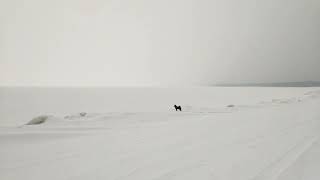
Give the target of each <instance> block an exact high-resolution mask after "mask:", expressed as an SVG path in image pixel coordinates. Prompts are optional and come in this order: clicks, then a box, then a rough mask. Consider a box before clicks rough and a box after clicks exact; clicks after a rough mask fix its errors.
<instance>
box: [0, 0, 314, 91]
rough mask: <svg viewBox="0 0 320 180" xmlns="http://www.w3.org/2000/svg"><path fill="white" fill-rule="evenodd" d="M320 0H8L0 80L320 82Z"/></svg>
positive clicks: (0, 32)
mask: <svg viewBox="0 0 320 180" xmlns="http://www.w3.org/2000/svg"><path fill="white" fill-rule="evenodd" d="M319 33H320V1H319V0H261V1H257V0H241V1H240V0H90V1H88V0H28V1H25V0H0V85H40V86H42V85H43V86H47V85H49V86H132V85H168V84H169V85H185V84H186V85H199V84H201V85H206V84H214V83H217V82H237V83H238V82H280V81H304V80H318V81H320V35H319Z"/></svg>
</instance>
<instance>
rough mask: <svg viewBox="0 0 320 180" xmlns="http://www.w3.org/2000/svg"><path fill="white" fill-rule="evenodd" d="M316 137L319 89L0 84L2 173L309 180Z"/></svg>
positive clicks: (123, 179)
mask: <svg viewBox="0 0 320 180" xmlns="http://www.w3.org/2000/svg"><path fill="white" fill-rule="evenodd" d="M174 104H177V105H181V106H182V110H183V111H182V112H175V111H174V108H173V105H174ZM230 105H231V106H230ZM228 106H229V107H228ZM82 112H84V113H82ZM39 115H44V116H43V118H42V119H41V122H39V121H38V122H39V123H40V124H35V125H26V124H28V123H29V124H34V122H35V120H34V121H31V120H32V119H33V118H34V117H37V116H39ZM36 120H38V119H36ZM30 121H31V123H30ZM319 135H320V88H253V87H230V88H224V87H212V88H109V89H107V88H98V89H93V88H0V179H1V180H44V179H45V180H88V179H93V180H189V179H190V180H198V179H199V180H318V179H319V178H320V140H319V139H318V137H319Z"/></svg>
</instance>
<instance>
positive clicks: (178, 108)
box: [174, 105, 182, 111]
mask: <svg viewBox="0 0 320 180" xmlns="http://www.w3.org/2000/svg"><path fill="white" fill-rule="evenodd" d="M174 108H175V109H176V111H178V110H179V111H182V109H181V106H177V105H174Z"/></svg>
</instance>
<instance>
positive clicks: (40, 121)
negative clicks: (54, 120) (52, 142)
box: [26, 115, 52, 125]
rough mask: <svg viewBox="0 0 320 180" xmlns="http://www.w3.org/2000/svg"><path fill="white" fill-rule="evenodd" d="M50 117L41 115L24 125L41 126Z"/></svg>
mask: <svg viewBox="0 0 320 180" xmlns="http://www.w3.org/2000/svg"><path fill="white" fill-rule="evenodd" d="M50 117H52V116H48V115H42V116H38V117H35V118H33V119H32V120H31V121H29V122H28V123H27V124H26V125H38V124H43V123H45V122H46V121H47V120H48V119H49V118H50Z"/></svg>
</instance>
